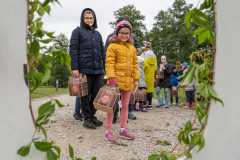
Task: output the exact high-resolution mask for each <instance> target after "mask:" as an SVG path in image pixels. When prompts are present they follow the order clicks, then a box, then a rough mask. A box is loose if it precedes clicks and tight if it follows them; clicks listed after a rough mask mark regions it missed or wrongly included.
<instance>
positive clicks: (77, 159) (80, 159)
mask: <svg viewBox="0 0 240 160" xmlns="http://www.w3.org/2000/svg"><path fill="white" fill-rule="evenodd" d="M75 160H83V159H82V158H76V159H75Z"/></svg>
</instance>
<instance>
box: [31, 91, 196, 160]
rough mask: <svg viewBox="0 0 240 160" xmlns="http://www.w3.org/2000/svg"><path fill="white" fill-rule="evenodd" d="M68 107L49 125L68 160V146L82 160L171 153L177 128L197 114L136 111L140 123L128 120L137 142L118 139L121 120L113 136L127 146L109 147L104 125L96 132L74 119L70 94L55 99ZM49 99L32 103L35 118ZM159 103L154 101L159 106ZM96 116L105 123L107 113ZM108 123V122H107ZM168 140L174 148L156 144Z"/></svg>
mask: <svg viewBox="0 0 240 160" xmlns="http://www.w3.org/2000/svg"><path fill="white" fill-rule="evenodd" d="M53 98H55V99H58V100H60V101H61V102H62V103H64V104H69V106H67V107H64V108H59V107H56V111H55V113H54V115H53V116H52V117H51V118H50V119H51V120H52V121H51V123H49V124H47V125H46V127H45V128H46V130H47V133H48V137H49V140H51V141H54V143H55V144H56V145H57V146H59V147H60V148H61V150H62V152H61V160H69V159H70V157H69V152H68V144H71V145H72V147H73V148H74V154H75V156H76V157H79V158H82V159H83V160H91V158H92V157H94V156H95V157H97V160H110V159H111V160H130V159H141V160H146V159H147V158H148V156H149V155H151V154H153V153H154V152H155V151H159V150H171V149H172V148H173V147H174V145H175V144H176V143H177V135H178V129H179V128H180V127H183V126H184V124H185V123H186V122H187V121H188V120H192V119H194V116H195V111H194V110H193V109H185V108H183V106H182V105H181V104H180V105H179V106H170V108H168V109H166V108H164V107H161V108H155V107H153V110H150V111H148V112H146V113H142V112H134V114H135V115H136V117H137V120H128V130H129V131H130V132H131V133H132V134H134V135H135V137H136V138H135V139H134V140H125V139H121V138H119V137H117V135H118V132H119V128H120V118H118V120H117V123H116V124H113V134H114V136H115V137H116V138H117V141H118V142H121V143H124V144H127V145H128V146H122V145H116V144H108V143H106V141H105V139H104V133H105V125H103V126H101V127H98V128H97V129H95V130H89V129H86V128H84V127H83V121H81V122H79V121H75V120H74V119H73V117H72V115H73V112H74V107H75V97H71V96H69V95H68V94H62V95H57V96H53ZM49 100H50V98H48V97H43V98H37V99H34V100H33V101H32V104H33V110H34V117H37V110H38V107H39V106H40V105H41V104H43V103H45V102H47V101H49ZM156 103H157V100H156V99H154V100H153V104H156ZM96 116H97V117H98V119H99V120H101V121H103V122H105V112H102V111H97V114H96ZM104 124H105V123H104ZM159 140H161V141H164V140H167V141H168V142H170V143H171V144H172V145H169V146H162V145H161V144H160V145H156V143H157V141H159Z"/></svg>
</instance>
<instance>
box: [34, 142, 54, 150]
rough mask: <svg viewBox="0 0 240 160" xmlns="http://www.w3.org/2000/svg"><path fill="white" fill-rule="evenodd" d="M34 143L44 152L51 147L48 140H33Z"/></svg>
mask: <svg viewBox="0 0 240 160" xmlns="http://www.w3.org/2000/svg"><path fill="white" fill-rule="evenodd" d="M34 144H35V147H36V148H37V149H38V150H40V151H43V152H46V151H48V150H49V149H51V148H52V143H49V142H34Z"/></svg>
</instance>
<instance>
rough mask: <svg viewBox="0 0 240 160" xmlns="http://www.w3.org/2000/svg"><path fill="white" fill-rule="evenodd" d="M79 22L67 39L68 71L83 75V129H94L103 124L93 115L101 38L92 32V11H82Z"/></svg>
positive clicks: (100, 79) (100, 70)
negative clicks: (84, 79) (69, 60)
mask: <svg viewBox="0 0 240 160" xmlns="http://www.w3.org/2000/svg"><path fill="white" fill-rule="evenodd" d="M80 21H81V22H80V27H77V28H76V29H74V30H73V32H72V36H71V39H70V51H69V52H70V56H71V69H72V71H73V76H74V77H79V73H81V74H82V75H86V76H87V83H88V95H87V96H84V97H81V106H82V112H83V118H84V123H83V126H84V127H85V128H89V129H96V127H98V126H101V125H102V124H103V122H101V121H99V120H98V119H97V117H95V116H94V115H95V113H96V109H95V108H94V106H93V100H94V99H95V97H96V95H97V93H98V91H99V89H100V88H101V87H102V86H103V77H104V73H105V59H106V53H105V51H104V46H103V40H102V36H101V34H100V33H99V32H98V31H96V30H95V29H96V28H97V18H96V14H95V13H94V11H93V10H92V9H90V8H86V9H84V10H83V11H82V14H81V19H80ZM90 95H91V96H90ZM89 96H90V97H89Z"/></svg>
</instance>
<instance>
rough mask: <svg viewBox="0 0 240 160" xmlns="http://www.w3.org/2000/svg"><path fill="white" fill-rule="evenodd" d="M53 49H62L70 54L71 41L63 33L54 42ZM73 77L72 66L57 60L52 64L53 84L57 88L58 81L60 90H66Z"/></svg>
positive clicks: (51, 79)
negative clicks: (70, 78)
mask: <svg viewBox="0 0 240 160" xmlns="http://www.w3.org/2000/svg"><path fill="white" fill-rule="evenodd" d="M53 47H54V48H56V49H61V50H63V51H64V52H68V48H69V40H68V39H67V37H66V36H65V35H64V34H63V33H61V34H60V35H58V36H57V38H56V39H54V41H53ZM70 76H71V70H70V66H69V65H66V64H62V63H61V62H60V60H59V59H56V60H54V61H53V63H52V74H51V78H50V81H51V84H52V85H54V86H56V80H58V84H59V88H66V87H67V86H68V79H69V77H70Z"/></svg>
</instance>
